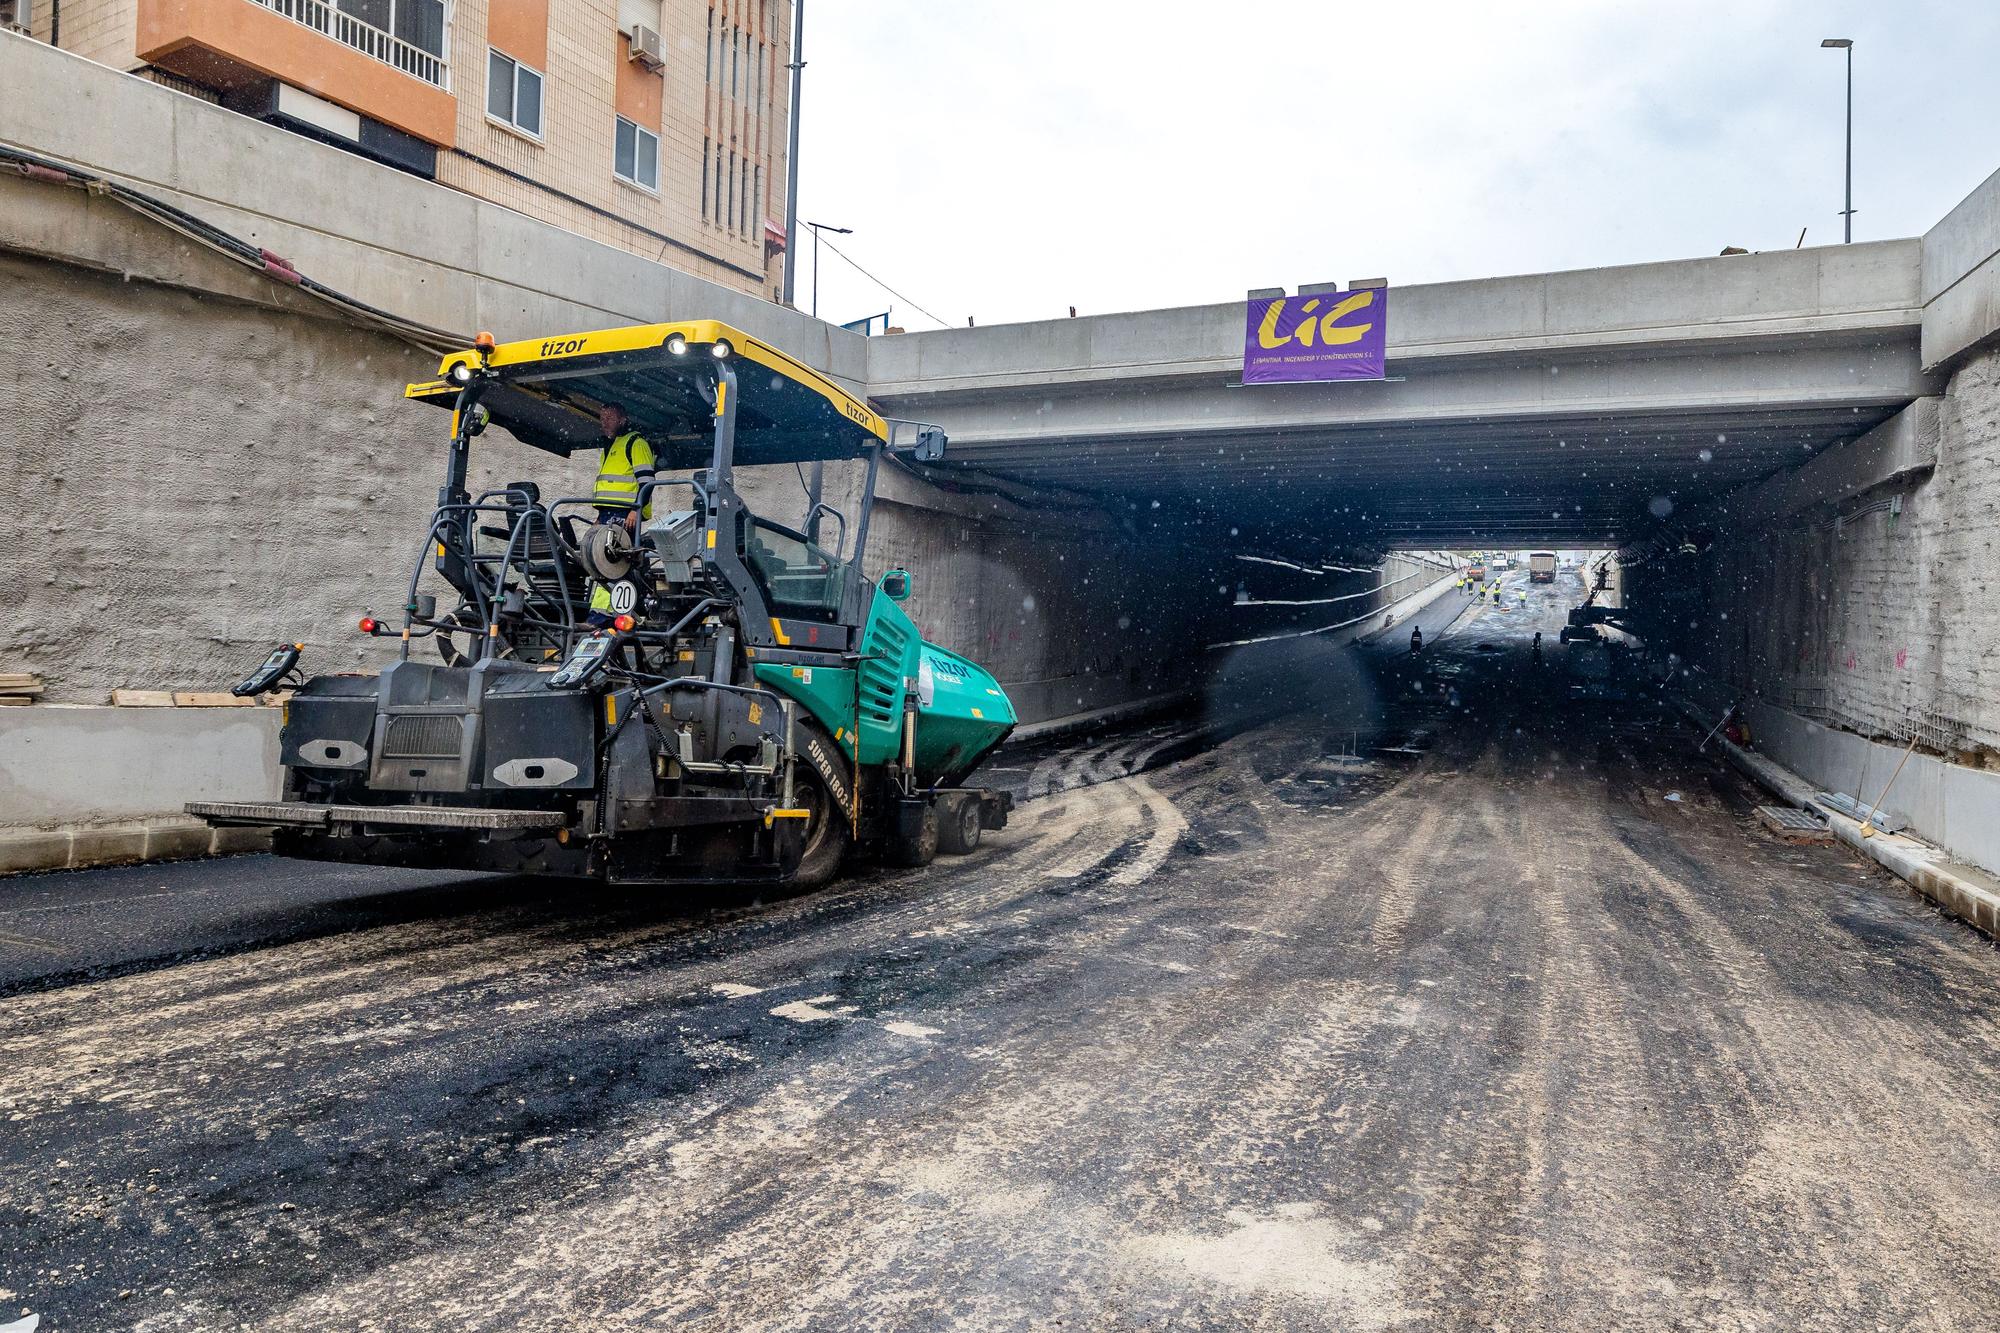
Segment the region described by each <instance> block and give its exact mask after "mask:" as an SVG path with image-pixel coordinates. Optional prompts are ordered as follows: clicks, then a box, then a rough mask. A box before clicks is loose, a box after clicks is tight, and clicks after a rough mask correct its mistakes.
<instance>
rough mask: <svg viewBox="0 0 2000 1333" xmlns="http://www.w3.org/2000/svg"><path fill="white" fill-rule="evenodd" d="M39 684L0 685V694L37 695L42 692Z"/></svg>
mask: <svg viewBox="0 0 2000 1333" xmlns="http://www.w3.org/2000/svg"><path fill="white" fill-rule="evenodd" d="M42 688H43V687H42V686H40V685H0V694H25V695H30V696H33V695H37V694H40V693H41V692H42Z"/></svg>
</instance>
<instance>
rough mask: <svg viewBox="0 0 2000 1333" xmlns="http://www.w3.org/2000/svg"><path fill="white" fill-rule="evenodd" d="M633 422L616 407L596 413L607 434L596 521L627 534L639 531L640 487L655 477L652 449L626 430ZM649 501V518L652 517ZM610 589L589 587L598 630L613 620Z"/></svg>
mask: <svg viewBox="0 0 2000 1333" xmlns="http://www.w3.org/2000/svg"><path fill="white" fill-rule="evenodd" d="M630 424H631V419H630V418H629V417H627V416H626V415H625V409H624V408H622V407H620V406H618V404H616V403H606V404H605V405H604V406H603V407H601V408H599V409H598V410H597V425H598V427H599V429H601V430H602V431H603V432H604V461H603V462H601V463H599V464H598V465H597V484H596V485H594V486H593V487H592V488H591V492H590V498H591V499H592V500H594V501H596V503H597V521H598V522H599V523H615V524H622V525H624V528H625V531H627V532H632V533H636V532H637V531H638V528H639V517H640V515H639V485H640V483H641V482H645V481H650V480H652V477H653V446H652V445H650V444H648V443H647V442H646V437H645V436H643V435H641V434H639V432H637V431H635V430H629V429H627V427H628V426H629V425H630ZM652 508H653V506H652V503H651V499H650V497H648V502H647V504H646V511H647V516H648V517H650V516H651V513H652ZM612 615H613V607H612V604H611V589H610V588H609V587H608V586H606V585H605V584H603V583H600V582H597V581H595V580H593V581H592V582H591V585H590V617H589V623H590V624H591V625H593V626H594V627H596V628H598V629H602V628H603V627H604V626H606V625H609V624H610V623H611V620H612Z"/></svg>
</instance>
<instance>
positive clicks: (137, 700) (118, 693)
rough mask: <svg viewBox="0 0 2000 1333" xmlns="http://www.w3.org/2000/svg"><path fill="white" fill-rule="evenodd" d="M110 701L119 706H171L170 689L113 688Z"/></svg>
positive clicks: (171, 696) (171, 695)
mask: <svg viewBox="0 0 2000 1333" xmlns="http://www.w3.org/2000/svg"><path fill="white" fill-rule="evenodd" d="M111 702H112V703H114V704H116V705H117V706H118V707H120V708H172V707H173V706H174V692H173V691H172V690H113V691H111Z"/></svg>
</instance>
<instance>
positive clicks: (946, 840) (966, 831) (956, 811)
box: [938, 796, 981, 856]
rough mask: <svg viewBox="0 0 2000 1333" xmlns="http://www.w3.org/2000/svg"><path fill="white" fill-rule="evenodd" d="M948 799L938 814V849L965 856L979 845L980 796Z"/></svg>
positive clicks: (951, 854)
mask: <svg viewBox="0 0 2000 1333" xmlns="http://www.w3.org/2000/svg"><path fill="white" fill-rule="evenodd" d="M947 800H948V803H947V804H946V806H945V808H944V811H943V813H942V814H940V815H939V816H938V850H939V851H941V852H944V853H946V854H947V855H950V856H964V855H965V854H966V853H967V852H969V851H971V850H972V849H973V848H975V847H977V846H979V834H980V832H981V826H980V821H979V798H978V797H976V796H953V797H949V798H947Z"/></svg>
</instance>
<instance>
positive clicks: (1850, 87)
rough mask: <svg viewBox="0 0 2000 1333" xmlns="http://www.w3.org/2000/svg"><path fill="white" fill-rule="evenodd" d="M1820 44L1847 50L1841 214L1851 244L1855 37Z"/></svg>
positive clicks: (1845, 242) (1845, 237)
mask: <svg viewBox="0 0 2000 1333" xmlns="http://www.w3.org/2000/svg"><path fill="white" fill-rule="evenodd" d="M1820 45H1821V46H1823V47H1827V48H1830V49H1832V50H1836V51H1845V52H1847V207H1845V208H1843V209H1841V210H1840V216H1841V220H1842V222H1843V223H1844V224H1845V227H1846V230H1845V231H1844V232H1843V233H1842V236H1841V244H1842V245H1851V244H1852V243H1853V241H1854V39H1853V38H1851V37H1828V38H1826V39H1825V40H1823V41H1822V42H1820Z"/></svg>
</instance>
